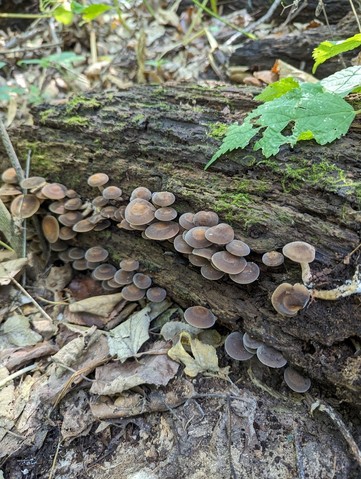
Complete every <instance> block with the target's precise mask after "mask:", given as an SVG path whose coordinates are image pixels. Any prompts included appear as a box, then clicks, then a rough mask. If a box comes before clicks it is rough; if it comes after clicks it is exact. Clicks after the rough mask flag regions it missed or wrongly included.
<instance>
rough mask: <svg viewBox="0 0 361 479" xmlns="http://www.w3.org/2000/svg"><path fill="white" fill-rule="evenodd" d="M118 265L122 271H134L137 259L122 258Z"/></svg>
mask: <svg viewBox="0 0 361 479" xmlns="http://www.w3.org/2000/svg"><path fill="white" fill-rule="evenodd" d="M119 266H120V268H121V269H122V270H124V271H136V270H137V269H138V268H139V261H137V260H136V259H131V258H127V259H122V260H121V261H120V263H119Z"/></svg>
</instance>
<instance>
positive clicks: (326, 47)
mask: <svg viewBox="0 0 361 479" xmlns="http://www.w3.org/2000/svg"><path fill="white" fill-rule="evenodd" d="M360 45H361V33H357V34H356V35H354V36H353V37H350V38H347V39H346V40H344V41H342V42H329V41H327V42H322V43H320V44H319V45H318V47H316V48H315V49H314V50H313V52H312V57H313V59H314V60H315V64H314V65H313V68H312V73H315V71H316V70H317V67H318V66H319V65H321V63H324V62H325V61H326V60H329V59H330V58H332V57H335V56H336V55H339V54H340V53H344V52H348V51H349V50H354V49H355V48H358V47H359V46H360Z"/></svg>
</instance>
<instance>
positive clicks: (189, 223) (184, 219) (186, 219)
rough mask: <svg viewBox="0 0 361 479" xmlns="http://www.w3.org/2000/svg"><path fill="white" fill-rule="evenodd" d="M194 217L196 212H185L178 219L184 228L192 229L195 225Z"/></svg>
mask: <svg viewBox="0 0 361 479" xmlns="http://www.w3.org/2000/svg"><path fill="white" fill-rule="evenodd" d="M193 218H194V213H183V214H182V215H180V217H179V218H178V221H179V224H180V225H181V227H182V228H184V229H185V230H190V229H192V228H194V226H195V225H194V223H193Z"/></svg>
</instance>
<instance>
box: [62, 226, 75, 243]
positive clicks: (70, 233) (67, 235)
mask: <svg viewBox="0 0 361 479" xmlns="http://www.w3.org/2000/svg"><path fill="white" fill-rule="evenodd" d="M76 235H77V233H76V231H74V230H72V228H69V226H62V227H61V228H60V229H59V239H61V240H63V241H69V240H71V239H73V238H75V236H76Z"/></svg>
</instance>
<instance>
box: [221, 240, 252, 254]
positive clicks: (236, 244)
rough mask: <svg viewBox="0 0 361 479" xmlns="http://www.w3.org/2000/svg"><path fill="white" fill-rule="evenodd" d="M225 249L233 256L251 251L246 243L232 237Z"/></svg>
mask: <svg viewBox="0 0 361 479" xmlns="http://www.w3.org/2000/svg"><path fill="white" fill-rule="evenodd" d="M226 250H227V251H228V252H229V253H232V254H234V256H247V255H249V253H250V252H251V249H250V247H249V246H248V244H247V243H245V242H244V241H241V240H237V239H234V240H232V241H230V242H229V243H227V244H226Z"/></svg>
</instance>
